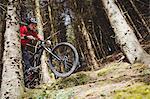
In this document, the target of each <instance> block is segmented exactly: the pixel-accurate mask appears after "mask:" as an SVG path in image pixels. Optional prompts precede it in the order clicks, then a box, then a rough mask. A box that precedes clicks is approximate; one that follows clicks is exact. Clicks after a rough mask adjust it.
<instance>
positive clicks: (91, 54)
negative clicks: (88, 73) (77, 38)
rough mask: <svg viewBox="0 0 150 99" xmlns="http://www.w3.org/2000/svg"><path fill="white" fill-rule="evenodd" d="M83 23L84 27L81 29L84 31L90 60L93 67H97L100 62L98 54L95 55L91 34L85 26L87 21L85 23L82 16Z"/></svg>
mask: <svg viewBox="0 0 150 99" xmlns="http://www.w3.org/2000/svg"><path fill="white" fill-rule="evenodd" d="M81 24H82V27H81V29H82V30H81V31H82V34H83V37H84V39H85V41H86V44H87V51H88V54H89V58H88V62H89V64H90V65H91V66H92V68H93V69H96V68H97V67H99V63H98V62H97V60H96V56H95V52H94V49H93V48H92V43H91V40H90V36H89V34H88V31H87V29H86V27H85V23H84V21H83V19H82V18H81Z"/></svg>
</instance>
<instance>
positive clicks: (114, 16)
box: [102, 0, 150, 64]
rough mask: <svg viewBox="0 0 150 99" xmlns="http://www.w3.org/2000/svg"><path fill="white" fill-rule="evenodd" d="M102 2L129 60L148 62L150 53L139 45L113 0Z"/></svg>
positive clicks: (131, 61) (132, 61)
mask: <svg viewBox="0 0 150 99" xmlns="http://www.w3.org/2000/svg"><path fill="white" fill-rule="evenodd" d="M102 3H103V5H104V8H105V10H106V13H107V15H108V18H109V20H110V24H111V26H112V27H113V29H114V32H115V34H116V39H117V41H118V43H119V44H120V47H121V48H122V50H123V52H124V54H125V55H126V56H127V58H128V60H129V62H130V63H134V62H143V63H146V64H150V61H149V60H150V55H148V54H147V53H146V52H145V51H144V50H143V48H142V47H141V46H140V43H139V42H138V40H137V38H136V36H135V34H134V32H133V30H132V28H131V27H130V26H129V25H128V23H127V22H126V20H125V18H124V17H123V15H122V13H121V12H120V10H119V8H118V7H117V5H116V4H115V0H102Z"/></svg>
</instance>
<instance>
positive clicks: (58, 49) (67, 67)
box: [24, 36, 79, 87]
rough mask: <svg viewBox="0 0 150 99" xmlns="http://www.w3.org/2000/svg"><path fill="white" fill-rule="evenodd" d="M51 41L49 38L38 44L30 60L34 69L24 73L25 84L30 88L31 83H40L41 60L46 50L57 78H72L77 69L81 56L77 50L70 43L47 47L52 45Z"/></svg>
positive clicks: (50, 65)
mask: <svg viewBox="0 0 150 99" xmlns="http://www.w3.org/2000/svg"><path fill="white" fill-rule="evenodd" d="M50 39H51V36H49V37H48V38H47V39H46V40H39V44H37V45H36V47H35V52H34V54H33V56H32V58H31V59H30V60H31V65H32V67H30V68H29V69H28V70H25V72H24V76H25V84H26V85H27V84H28V85H27V86H28V87H29V86H30V85H31V83H32V84H33V82H36V81H37V82H38V81H39V79H40V74H39V71H40V66H39V65H40V64H41V63H40V58H41V55H42V53H43V51H44V50H45V51H46V52H47V53H48V54H47V56H48V64H49V68H50V69H51V71H52V72H53V73H54V75H55V76H56V77H67V76H70V75H71V74H72V73H73V72H74V71H75V69H76V68H77V65H78V61H79V56H78V53H77V50H76V48H75V47H74V46H73V45H72V44H70V43H68V42H61V43H58V44H57V45H55V46H54V47H53V48H51V47H49V46H47V45H50V43H51V40H50ZM33 74H35V75H33ZM30 78H31V79H30ZM33 78H35V79H33ZM37 82H36V84H37ZM38 84H39V82H38Z"/></svg>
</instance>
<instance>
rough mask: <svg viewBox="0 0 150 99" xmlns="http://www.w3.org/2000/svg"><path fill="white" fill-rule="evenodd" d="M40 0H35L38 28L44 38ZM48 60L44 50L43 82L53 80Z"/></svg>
mask: <svg viewBox="0 0 150 99" xmlns="http://www.w3.org/2000/svg"><path fill="white" fill-rule="evenodd" d="M39 2H40V0H35V5H36V18H37V20H38V25H37V28H38V32H39V34H40V35H42V36H43V38H44V33H43V26H42V21H41V20H42V17H41V14H40V4H39ZM46 61H47V58H46V53H45V51H43V55H42V57H41V68H42V71H41V74H42V83H50V82H51V80H50V75H49V72H48V67H47V64H46Z"/></svg>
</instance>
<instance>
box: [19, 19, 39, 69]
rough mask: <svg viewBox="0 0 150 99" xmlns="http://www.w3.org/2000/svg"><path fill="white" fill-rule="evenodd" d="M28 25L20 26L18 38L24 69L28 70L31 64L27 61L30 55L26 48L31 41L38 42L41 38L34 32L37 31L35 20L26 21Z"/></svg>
mask: <svg viewBox="0 0 150 99" xmlns="http://www.w3.org/2000/svg"><path fill="white" fill-rule="evenodd" d="M27 24H28V25H27V26H25V25H23V26H20V36H21V47H22V57H23V61H24V64H25V66H26V67H25V68H26V69H29V68H30V66H31V63H30V61H29V58H30V54H29V52H28V50H27V48H26V46H27V44H28V43H30V42H31V41H32V40H40V39H41V38H40V37H39V36H38V33H37V32H36V29H37V21H36V19H35V18H30V19H29V20H28V23H27Z"/></svg>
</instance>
